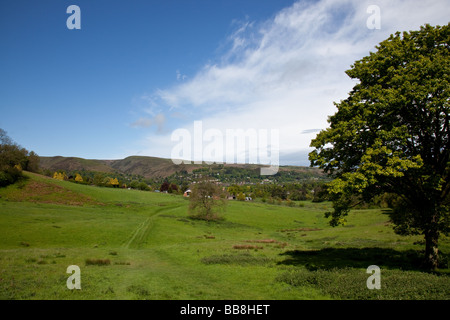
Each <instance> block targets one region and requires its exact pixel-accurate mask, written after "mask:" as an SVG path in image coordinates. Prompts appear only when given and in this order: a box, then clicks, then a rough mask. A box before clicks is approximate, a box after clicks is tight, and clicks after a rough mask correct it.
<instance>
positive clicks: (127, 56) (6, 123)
mask: <svg viewBox="0 0 450 320" xmlns="http://www.w3.org/2000/svg"><path fill="white" fill-rule="evenodd" d="M70 5H76V6H78V7H79V8H80V10H81V11H80V17H81V19H80V21H79V22H80V29H69V28H68V23H69V21H70V19H71V17H72V14H71V13H67V9H68V7H69V6H70ZM371 6H375V8H378V9H379V12H378V13H377V12H376V10H375V11H373V10H371V8H372V9H373V7H371ZM376 14H378V16H375V20H373V17H374V15H376ZM448 16H450V5H449V1H446V0H440V1H434V0H427V1H418V0H414V1H410V0H408V1H406V0H403V1H395V2H393V1H387V0H383V1H357V0H342V1H331V0H317V1H292V0H283V1H273V0H263V1H261V0H258V1H257V0H245V1H237V0H221V1H214V2H211V1H206V0H192V1H189V2H187V1H180V0H170V1H164V2H163V3H161V2H149V1H142V0H139V1H133V2H132V3H126V2H123V1H115V2H109V1H105V0H101V1H100V0H99V1H95V2H91V1H87V0H77V1H71V2H68V1H57V0H52V1H46V2H35V1H26V0H18V1H14V2H2V3H1V4H0V36H1V38H2V50H0V61H1V62H0V69H1V70H2V73H1V74H0V110H1V113H2V117H1V118H0V128H3V129H4V130H5V131H7V133H8V135H9V136H10V137H11V138H12V139H13V140H14V141H16V142H17V143H18V144H20V145H21V146H23V147H24V148H26V149H28V150H30V151H31V150H33V151H35V152H36V153H37V154H38V155H39V156H48V157H52V156H55V154H61V156H63V157H78V158H83V159H96V160H112V159H125V158H127V157H130V156H147V157H155V158H164V159H172V157H171V152H172V151H173V148H174V146H175V143H174V142H173V140H172V139H171V136H172V134H173V132H175V131H176V130H177V129H184V130H187V131H188V132H194V123H195V122H196V121H202V123H203V126H204V129H206V130H208V129H211V130H216V131H219V132H226V130H228V129H230V130H239V129H242V130H249V129H254V130H277V132H279V146H278V147H279V165H280V166H288V165H296V166H309V160H308V153H309V152H310V151H311V148H310V147H309V143H310V141H311V139H313V138H314V137H315V135H316V134H317V133H318V132H319V131H320V130H323V129H325V128H327V126H328V123H327V119H328V116H330V115H332V114H334V113H335V111H336V108H335V106H334V105H333V102H339V101H340V100H342V99H345V98H346V97H347V95H348V92H350V90H351V89H352V88H353V86H354V85H355V81H354V80H352V79H350V78H349V77H348V76H347V75H346V74H345V71H346V70H348V69H349V68H350V66H351V65H352V64H353V63H354V62H355V61H357V60H360V59H362V58H363V57H364V56H367V55H368V54H369V53H370V52H371V51H374V50H375V46H376V45H378V44H379V43H380V42H381V41H383V40H385V39H387V38H388V37H389V35H391V34H393V33H395V32H396V31H400V32H402V31H410V30H418V29H419V28H420V26H423V25H425V24H427V23H428V24H431V25H443V24H447V23H448ZM376 18H379V19H378V21H377V20H376ZM372 22H374V23H375V24H374V25H373V28H372V27H371V25H370V23H372ZM377 23H378V24H377ZM269 145H270V144H269V143H266V145H265V146H264V147H268V146H269ZM260 147H261V146H260ZM250 151H251V150H244V155H247V154H248V153H249V152H250ZM236 156H238V157H239V154H237V155H236ZM245 159H247V158H245ZM188 160H190V161H195V160H198V158H197V159H196V158H195V157H191V158H189V159H188ZM200 160H203V161H206V160H207V159H200ZM244 164H245V163H244ZM259 164H262V165H264V163H259Z"/></svg>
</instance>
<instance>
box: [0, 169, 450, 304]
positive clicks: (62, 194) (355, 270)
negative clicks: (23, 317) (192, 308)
mask: <svg viewBox="0 0 450 320" xmlns="http://www.w3.org/2000/svg"><path fill="white" fill-rule="evenodd" d="M27 177H28V179H27V180H26V181H23V182H19V183H16V184H15V185H12V186H9V187H7V188H2V189H0V299H152V300H160V299H164V300H168V299H170V300H179V299H193V300H204V299H208V300H241V299H249V300H259V299H264V300H298V299H449V298H450V272H449V269H448V263H446V261H447V260H448V258H449V253H450V241H449V238H448V237H441V238H440V243H439V244H440V245H439V247H440V251H441V253H442V261H443V264H442V267H441V269H439V270H438V271H437V272H434V273H427V272H424V271H423V270H421V268H420V260H421V258H422V254H423V252H422V250H423V249H424V243H423V238H422V237H420V236H410V237H402V236H399V235H396V234H394V232H393V230H392V225H391V224H390V222H389V215H388V214H387V213H386V212H385V211H383V210H382V209H363V210H353V211H351V212H350V214H349V217H348V219H347V220H348V224H347V225H345V226H343V227H342V226H341V227H335V228H333V227H330V226H329V225H328V220H327V219H326V218H325V217H324V213H325V212H326V211H327V210H329V209H330V203H328V202H322V203H312V202H297V203H296V206H295V207H288V206H280V205H274V204H267V203H262V202H258V201H254V202H241V201H229V202H228V205H227V208H226V212H225V213H224V215H223V217H224V219H223V220H221V221H218V222H207V221H202V220H193V219H190V218H189V216H188V212H187V210H188V200H187V199H186V198H184V197H182V196H179V195H172V194H161V193H154V192H147V191H136V190H126V189H113V188H100V187H93V186H86V185H80V184H75V183H70V182H65V181H57V180H53V179H50V178H46V177H43V176H39V175H35V174H30V173H27ZM70 265H77V266H79V267H80V270H81V290H76V289H74V290H69V289H68V288H67V286H66V281H67V279H68V277H69V276H70V274H68V273H66V270H67V267H68V266H70ZM370 265H377V266H379V267H380V269H381V289H379V290H376V289H374V290H369V289H368V288H367V285H366V281H367V279H368V277H369V276H370V274H368V273H366V269H367V267H369V266H370Z"/></svg>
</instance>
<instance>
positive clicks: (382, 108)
mask: <svg viewBox="0 0 450 320" xmlns="http://www.w3.org/2000/svg"><path fill="white" fill-rule="evenodd" d="M449 40H450V24H448V25H444V26H435V27H433V26H430V25H425V26H422V27H421V28H420V30H418V31H410V32H403V33H400V32H397V33H395V34H393V35H391V36H390V37H389V38H388V39H386V40H384V41H383V42H381V43H380V44H379V45H378V46H376V49H377V51H376V52H371V53H370V55H369V56H366V57H364V58H363V59H361V60H359V61H356V62H355V63H354V64H353V65H352V66H351V69H350V70H347V71H346V73H347V75H348V76H349V77H351V78H352V79H357V80H359V81H358V83H357V84H356V85H355V86H354V87H353V90H352V91H351V92H350V93H349V96H348V98H347V99H345V100H342V101H340V102H339V103H335V105H336V107H337V112H336V113H335V114H334V115H333V116H331V117H329V119H328V122H329V127H328V128H327V129H325V130H323V131H321V132H320V133H319V134H318V135H317V136H316V138H315V139H313V140H312V142H311V147H314V148H315V149H314V150H313V151H312V152H311V153H310V155H309V158H310V161H311V165H312V166H319V167H320V168H322V169H324V170H325V171H326V172H327V173H328V174H329V175H331V176H332V177H333V178H334V180H333V181H332V182H330V183H329V184H328V185H327V189H328V192H329V194H330V196H331V199H332V200H333V208H334V210H333V212H330V213H328V214H327V216H329V217H330V216H331V220H330V223H331V225H338V224H341V223H345V216H346V215H347V213H348V211H349V209H350V207H351V206H352V205H353V204H355V203H356V202H357V201H358V200H361V199H363V200H369V199H372V198H373V197H374V196H376V195H380V194H384V193H389V194H391V195H393V196H394V199H395V200H394V201H392V202H391V205H392V208H393V210H392V214H391V218H392V221H393V222H394V224H395V228H394V229H395V231H396V232H397V233H399V234H423V235H424V237H425V240H426V250H425V251H426V253H425V254H426V259H425V260H426V263H427V266H428V267H430V268H436V267H437V266H438V246H437V244H438V238H439V235H440V234H441V233H444V234H448V232H449V229H450V223H449V222H450V217H449V192H450V184H449V182H450V177H449V174H450V162H449V160H450V159H449V156H450V145H449V143H450V142H449V108H450V106H449V95H450V90H449V89H450V60H449V52H450V50H449V49H450V47H449Z"/></svg>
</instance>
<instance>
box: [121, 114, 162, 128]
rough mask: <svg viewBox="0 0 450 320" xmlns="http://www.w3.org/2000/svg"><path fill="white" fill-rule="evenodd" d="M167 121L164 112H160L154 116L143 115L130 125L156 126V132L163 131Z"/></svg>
mask: <svg viewBox="0 0 450 320" xmlns="http://www.w3.org/2000/svg"><path fill="white" fill-rule="evenodd" d="M165 123H166V117H165V116H164V114H162V113H159V114H157V115H156V116H155V117H153V118H146V117H141V118H139V119H138V120H137V121H135V122H133V123H132V124H131V125H130V126H131V127H132V128H150V127H151V126H156V128H157V130H156V132H157V133H163V132H164V124H165Z"/></svg>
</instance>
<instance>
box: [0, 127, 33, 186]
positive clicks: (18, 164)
mask: <svg viewBox="0 0 450 320" xmlns="http://www.w3.org/2000/svg"><path fill="white" fill-rule="evenodd" d="M22 170H28V171H32V172H37V171H38V170H39V157H38V155H37V154H36V153H34V152H33V151H31V152H28V150H27V149H25V148H22V147H21V146H19V145H18V144H16V143H15V142H13V140H12V139H11V138H10V137H9V136H8V135H7V133H6V131H5V130H3V129H1V128H0V187H3V186H7V185H9V184H12V183H14V182H16V181H17V180H19V179H20V178H21V177H22Z"/></svg>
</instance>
